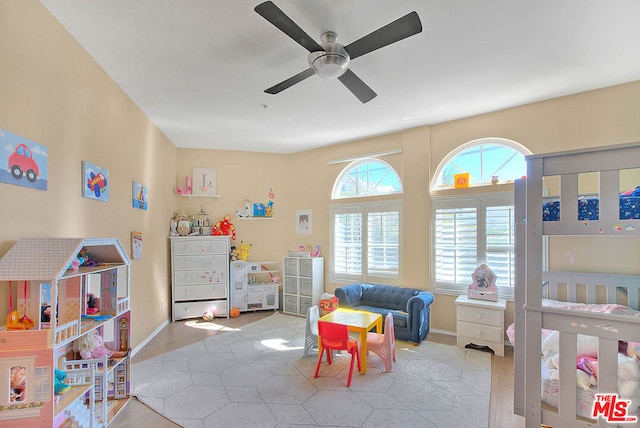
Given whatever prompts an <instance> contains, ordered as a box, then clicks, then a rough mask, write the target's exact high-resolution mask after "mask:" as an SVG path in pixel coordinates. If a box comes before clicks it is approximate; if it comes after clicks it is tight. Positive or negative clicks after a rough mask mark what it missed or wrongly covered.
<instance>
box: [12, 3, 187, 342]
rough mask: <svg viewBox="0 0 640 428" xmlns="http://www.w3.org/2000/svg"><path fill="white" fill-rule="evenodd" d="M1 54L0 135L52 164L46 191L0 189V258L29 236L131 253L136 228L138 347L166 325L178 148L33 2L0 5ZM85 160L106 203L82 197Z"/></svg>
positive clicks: (133, 290) (134, 274)
mask: <svg viewBox="0 0 640 428" xmlns="http://www.w3.org/2000/svg"><path fill="white" fill-rule="evenodd" d="M0 52H2V61H0V129H5V130H7V131H10V132H12V133H14V134H18V135H20V136H22V137H25V138H27V139H29V140H31V141H34V142H37V143H40V144H44V145H46V146H47V148H48V165H49V172H48V179H49V183H48V190H47V191H38V190H32V189H28V188H25V187H19V186H13V185H9V184H4V183H0V201H2V202H1V203H0V225H1V226H0V255H3V254H4V253H6V252H7V251H8V250H9V248H10V247H11V246H12V245H13V243H15V241H16V240H18V239H19V238H21V237H32V236H43V237H114V238H118V239H119V240H120V242H121V243H122V245H123V246H124V247H125V248H126V249H130V247H131V244H130V233H131V232H132V231H141V232H142V233H143V236H144V253H143V258H142V259H139V260H134V261H133V264H132V275H131V285H132V287H131V303H132V307H133V313H132V318H133V319H132V325H133V333H132V344H133V345H134V346H135V345H136V344H138V343H140V342H141V341H143V340H144V339H145V338H146V337H147V336H148V335H149V334H150V333H151V332H152V331H153V330H154V329H155V328H156V327H158V326H159V325H160V324H162V322H163V321H165V320H166V319H167V314H168V311H167V310H166V309H165V311H162V310H161V307H162V302H164V304H165V308H168V302H169V296H170V294H169V288H168V287H169V286H168V284H169V270H168V260H169V254H168V248H167V230H168V222H167V219H169V218H170V217H171V215H172V213H173V212H174V210H175V208H176V206H177V201H176V198H174V197H173V186H174V183H175V176H176V170H177V163H176V156H177V149H176V147H175V146H174V145H173V144H172V143H171V142H170V141H169V140H168V139H167V138H166V137H165V136H164V135H163V134H162V133H161V132H159V131H158V129H157V128H156V127H155V126H154V125H153V124H152V123H151V122H150V121H149V119H148V118H147V117H146V116H145V115H144V114H143V113H142V111H140V109H139V108H138V107H137V106H136V105H135V104H134V103H133V102H131V100H130V99H129V98H128V97H127V96H126V95H125V94H124V93H123V92H122V91H121V90H120V88H119V87H118V86H117V85H116V84H115V83H114V82H113V81H112V80H111V79H110V78H109V77H108V76H107V75H106V74H105V73H104V71H103V70H102V69H101V68H100V67H99V66H98V65H97V64H96V63H95V62H94V61H93V59H92V58H91V57H90V56H89V55H87V53H86V52H85V51H84V50H83V49H82V48H81V47H80V46H79V45H78V44H77V43H76V42H75V40H74V39H73V38H72V37H71V36H70V35H69V34H68V33H67V32H66V30H65V29H64V28H63V27H62V26H61V25H60V24H59V23H58V22H57V21H56V20H55V19H54V18H53V17H52V16H51V15H50V14H49V12H48V11H47V10H46V9H45V8H44V7H43V6H41V5H40V3H38V2H37V1H31V0H29V1H12V0H2V1H0ZM83 160H87V161H90V162H92V163H94V164H97V165H99V166H101V167H103V168H106V169H108V170H109V187H110V190H109V201H108V202H99V201H95V200H90V199H85V198H83V197H82V182H81V164H82V161H83ZM3 167H4V166H3ZM134 180H135V181H138V182H140V183H143V184H145V185H147V186H148V188H149V194H148V199H149V206H150V208H149V210H148V211H141V210H138V209H134V208H132V206H131V198H132V181H134ZM129 254H131V253H130V251H129ZM6 290H7V288H6V287H5V286H4V284H2V287H1V288H0V319H4V317H5V315H6V312H7V310H8V304H7V303H6V300H7V293H6Z"/></svg>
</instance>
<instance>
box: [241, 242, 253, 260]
mask: <svg viewBox="0 0 640 428" xmlns="http://www.w3.org/2000/svg"><path fill="white" fill-rule="evenodd" d="M251 245H252V244H245V243H244V242H242V241H240V248H239V249H238V258H239V259H240V260H244V261H245V262H246V261H247V258H248V257H249V250H250V249H251Z"/></svg>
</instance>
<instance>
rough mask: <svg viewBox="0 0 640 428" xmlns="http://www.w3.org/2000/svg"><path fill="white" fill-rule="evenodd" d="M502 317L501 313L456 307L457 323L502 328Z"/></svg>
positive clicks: (471, 307)
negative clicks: (463, 322) (464, 322)
mask: <svg viewBox="0 0 640 428" xmlns="http://www.w3.org/2000/svg"><path fill="white" fill-rule="evenodd" d="M503 319H504V315H503V312H502V311H496V310H494V309H486V308H479V307H474V306H465V305H458V321H467V322H470V323H476V324H485V325H494V326H497V327H502V323H503V322H504V321H503Z"/></svg>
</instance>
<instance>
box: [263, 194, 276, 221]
mask: <svg viewBox="0 0 640 428" xmlns="http://www.w3.org/2000/svg"><path fill="white" fill-rule="evenodd" d="M275 197H276V194H275V193H273V189H272V188H271V187H270V188H269V202H267V206H266V208H265V211H264V216H265V217H273V200H274V199H275Z"/></svg>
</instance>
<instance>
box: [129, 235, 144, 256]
mask: <svg viewBox="0 0 640 428" xmlns="http://www.w3.org/2000/svg"><path fill="white" fill-rule="evenodd" d="M131 253H132V254H133V258H134V259H141V258H142V232H131Z"/></svg>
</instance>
